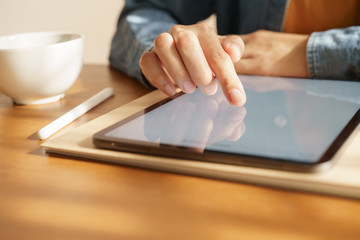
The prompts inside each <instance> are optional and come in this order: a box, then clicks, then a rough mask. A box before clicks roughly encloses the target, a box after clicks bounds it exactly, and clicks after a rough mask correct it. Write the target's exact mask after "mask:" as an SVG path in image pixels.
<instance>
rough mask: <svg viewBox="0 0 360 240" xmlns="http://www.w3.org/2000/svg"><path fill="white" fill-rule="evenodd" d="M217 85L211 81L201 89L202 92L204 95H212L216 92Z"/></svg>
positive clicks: (214, 81)
mask: <svg viewBox="0 0 360 240" xmlns="http://www.w3.org/2000/svg"><path fill="white" fill-rule="evenodd" d="M217 89H218V84H217V82H216V80H215V79H213V80H212V81H211V83H210V84H209V85H207V86H206V87H204V88H203V89H202V92H203V93H205V94H206V95H214V94H215V93H216V92H217Z"/></svg>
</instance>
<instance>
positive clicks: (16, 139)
mask: <svg viewBox="0 0 360 240" xmlns="http://www.w3.org/2000/svg"><path fill="white" fill-rule="evenodd" d="M108 86H113V87H114V88H115V96H114V97H112V98H110V99H108V100H107V101H106V102H104V103H102V104H100V105H99V106H97V107H96V108H94V109H93V110H91V111H90V112H89V113H87V114H85V115H84V116H82V117H80V118H79V119H77V120H76V121H74V122H73V123H71V124H69V125H68V126H66V127H65V128H64V129H62V130H60V131H59V132H58V133H56V134H55V135H53V136H52V137H56V136H57V135H59V134H62V133H64V132H66V131H69V130H71V129H73V128H75V127H77V126H80V125H81V124H83V123H85V122H88V121H89V120H92V119H94V118H96V117H98V116H100V115H102V114H104V113H106V112H108V111H110V110H112V109H115V108H117V107H119V106H121V105H123V104H125V103H128V102H130V101H132V100H134V99H136V98H138V97H140V96H142V95H144V94H146V93H148V92H149V91H150V90H148V89H146V88H144V87H143V86H141V85H140V84H138V83H137V82H136V81H134V80H133V79H131V78H129V77H127V76H125V75H124V74H122V73H120V72H117V71H116V70H113V69H111V68H110V67H108V66H105V65H104V66H103V65H85V66H84V68H83V70H82V73H81V75H80V77H79V79H78V80H77V81H76V83H75V84H74V86H73V87H72V88H71V89H70V90H69V91H68V92H67V93H66V96H65V98H64V99H63V100H61V101H59V102H56V103H52V104H47V105H39V106H21V105H14V104H13V103H12V101H11V99H10V98H8V97H6V96H5V95H3V94H1V93H0V116H1V117H0V129H1V135H0V239H25V238H26V239H64V238H67V239H240V238H241V239H360V201H357V200H353V199H346V198H338V197H332V196H324V195H316V194H310V193H303V192H295V191H286V190H280V189H272V188H266V187H261V186H254V185H249V184H243V183H234V182H226V181H220V180H213V179H205V178H199V177H193V176H185V175H179V174H171V173H165V172H158V171H151V170H145V169H138V168H132V167H126V166H121V165H114V164H107V163H101V162H95V161H87V160H81V159H76V158H70V157H63V156H49V155H47V154H46V153H45V151H44V150H43V149H42V148H41V147H40V144H41V143H42V141H40V140H38V139H37V137H36V131H37V130H38V129H40V128H42V127H43V126H45V125H46V124H48V123H49V122H51V121H53V120H54V119H56V118H57V117H59V116H61V115H62V114H64V113H65V112H66V111H68V110H70V109H72V108H73V107H75V106H77V105H78V104H79V103H81V102H82V101H84V100H86V99H87V98H89V97H90V96H92V95H93V94H95V93H96V92H98V91H100V90H101V89H103V88H105V87H108Z"/></svg>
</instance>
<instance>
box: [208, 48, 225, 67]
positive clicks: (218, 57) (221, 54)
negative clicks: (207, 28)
mask: <svg viewBox="0 0 360 240" xmlns="http://www.w3.org/2000/svg"><path fill="white" fill-rule="evenodd" d="M229 60H230V56H229V54H227V53H226V52H225V51H222V50H217V51H212V53H211V55H210V61H211V63H212V64H217V63H223V62H226V61H229Z"/></svg>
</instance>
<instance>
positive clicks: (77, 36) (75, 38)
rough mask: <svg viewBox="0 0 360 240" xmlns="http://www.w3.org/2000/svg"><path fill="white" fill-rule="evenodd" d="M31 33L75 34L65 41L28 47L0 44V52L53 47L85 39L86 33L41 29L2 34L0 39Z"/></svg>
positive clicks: (35, 34)
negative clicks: (2, 45) (8, 46)
mask: <svg viewBox="0 0 360 240" xmlns="http://www.w3.org/2000/svg"><path fill="white" fill-rule="evenodd" d="M29 35H34V36H37V35H38V36H39V35H40V36H41V35H44V36H49V35H50V36H56V35H59V36H62V35H63V36H67V35H70V36H73V38H71V39H68V40H64V41H60V42H55V43H50V44H44V45H39V46H28V47H15V48H2V47H1V46H0V52H4V51H24V50H30V49H40V48H45V47H51V46H57V45H61V44H66V43H69V42H73V41H79V40H83V39H84V35H83V34H81V33H76V32H67V31H41V32H24V33H15V34H8V35H0V39H2V38H11V37H19V36H20V37H21V36H29Z"/></svg>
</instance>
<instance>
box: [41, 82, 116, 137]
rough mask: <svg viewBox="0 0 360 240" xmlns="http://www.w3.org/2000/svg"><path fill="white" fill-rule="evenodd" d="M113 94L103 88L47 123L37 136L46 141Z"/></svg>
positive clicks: (111, 91)
mask: <svg viewBox="0 0 360 240" xmlns="http://www.w3.org/2000/svg"><path fill="white" fill-rule="evenodd" d="M113 94H114V89H113V88H111V87H109V88H105V89H103V90H102V91H100V92H98V93H97V94H95V95H94V96H92V97H91V98H89V99H88V100H86V101H84V102H83V103H81V104H80V105H78V106H76V107H74V108H73V109H71V110H70V111H68V112H67V113H65V114H64V115H62V116H61V117H59V118H58V119H56V120H54V121H53V122H51V123H49V124H48V125H46V126H45V127H43V128H42V129H40V130H39V131H38V132H37V135H38V137H39V138H40V139H46V138H48V137H50V136H51V135H53V134H54V133H55V132H57V131H59V130H60V129H61V128H63V127H65V126H66V125H68V124H69V123H71V122H72V121H74V120H75V119H77V118H78V117H80V116H81V115H83V114H85V113H86V112H88V111H89V110H90V109H92V108H93V107H95V106H96V105H98V104H100V103H101V102H103V101H104V100H106V99H107V98H109V97H111V96H112V95H113Z"/></svg>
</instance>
